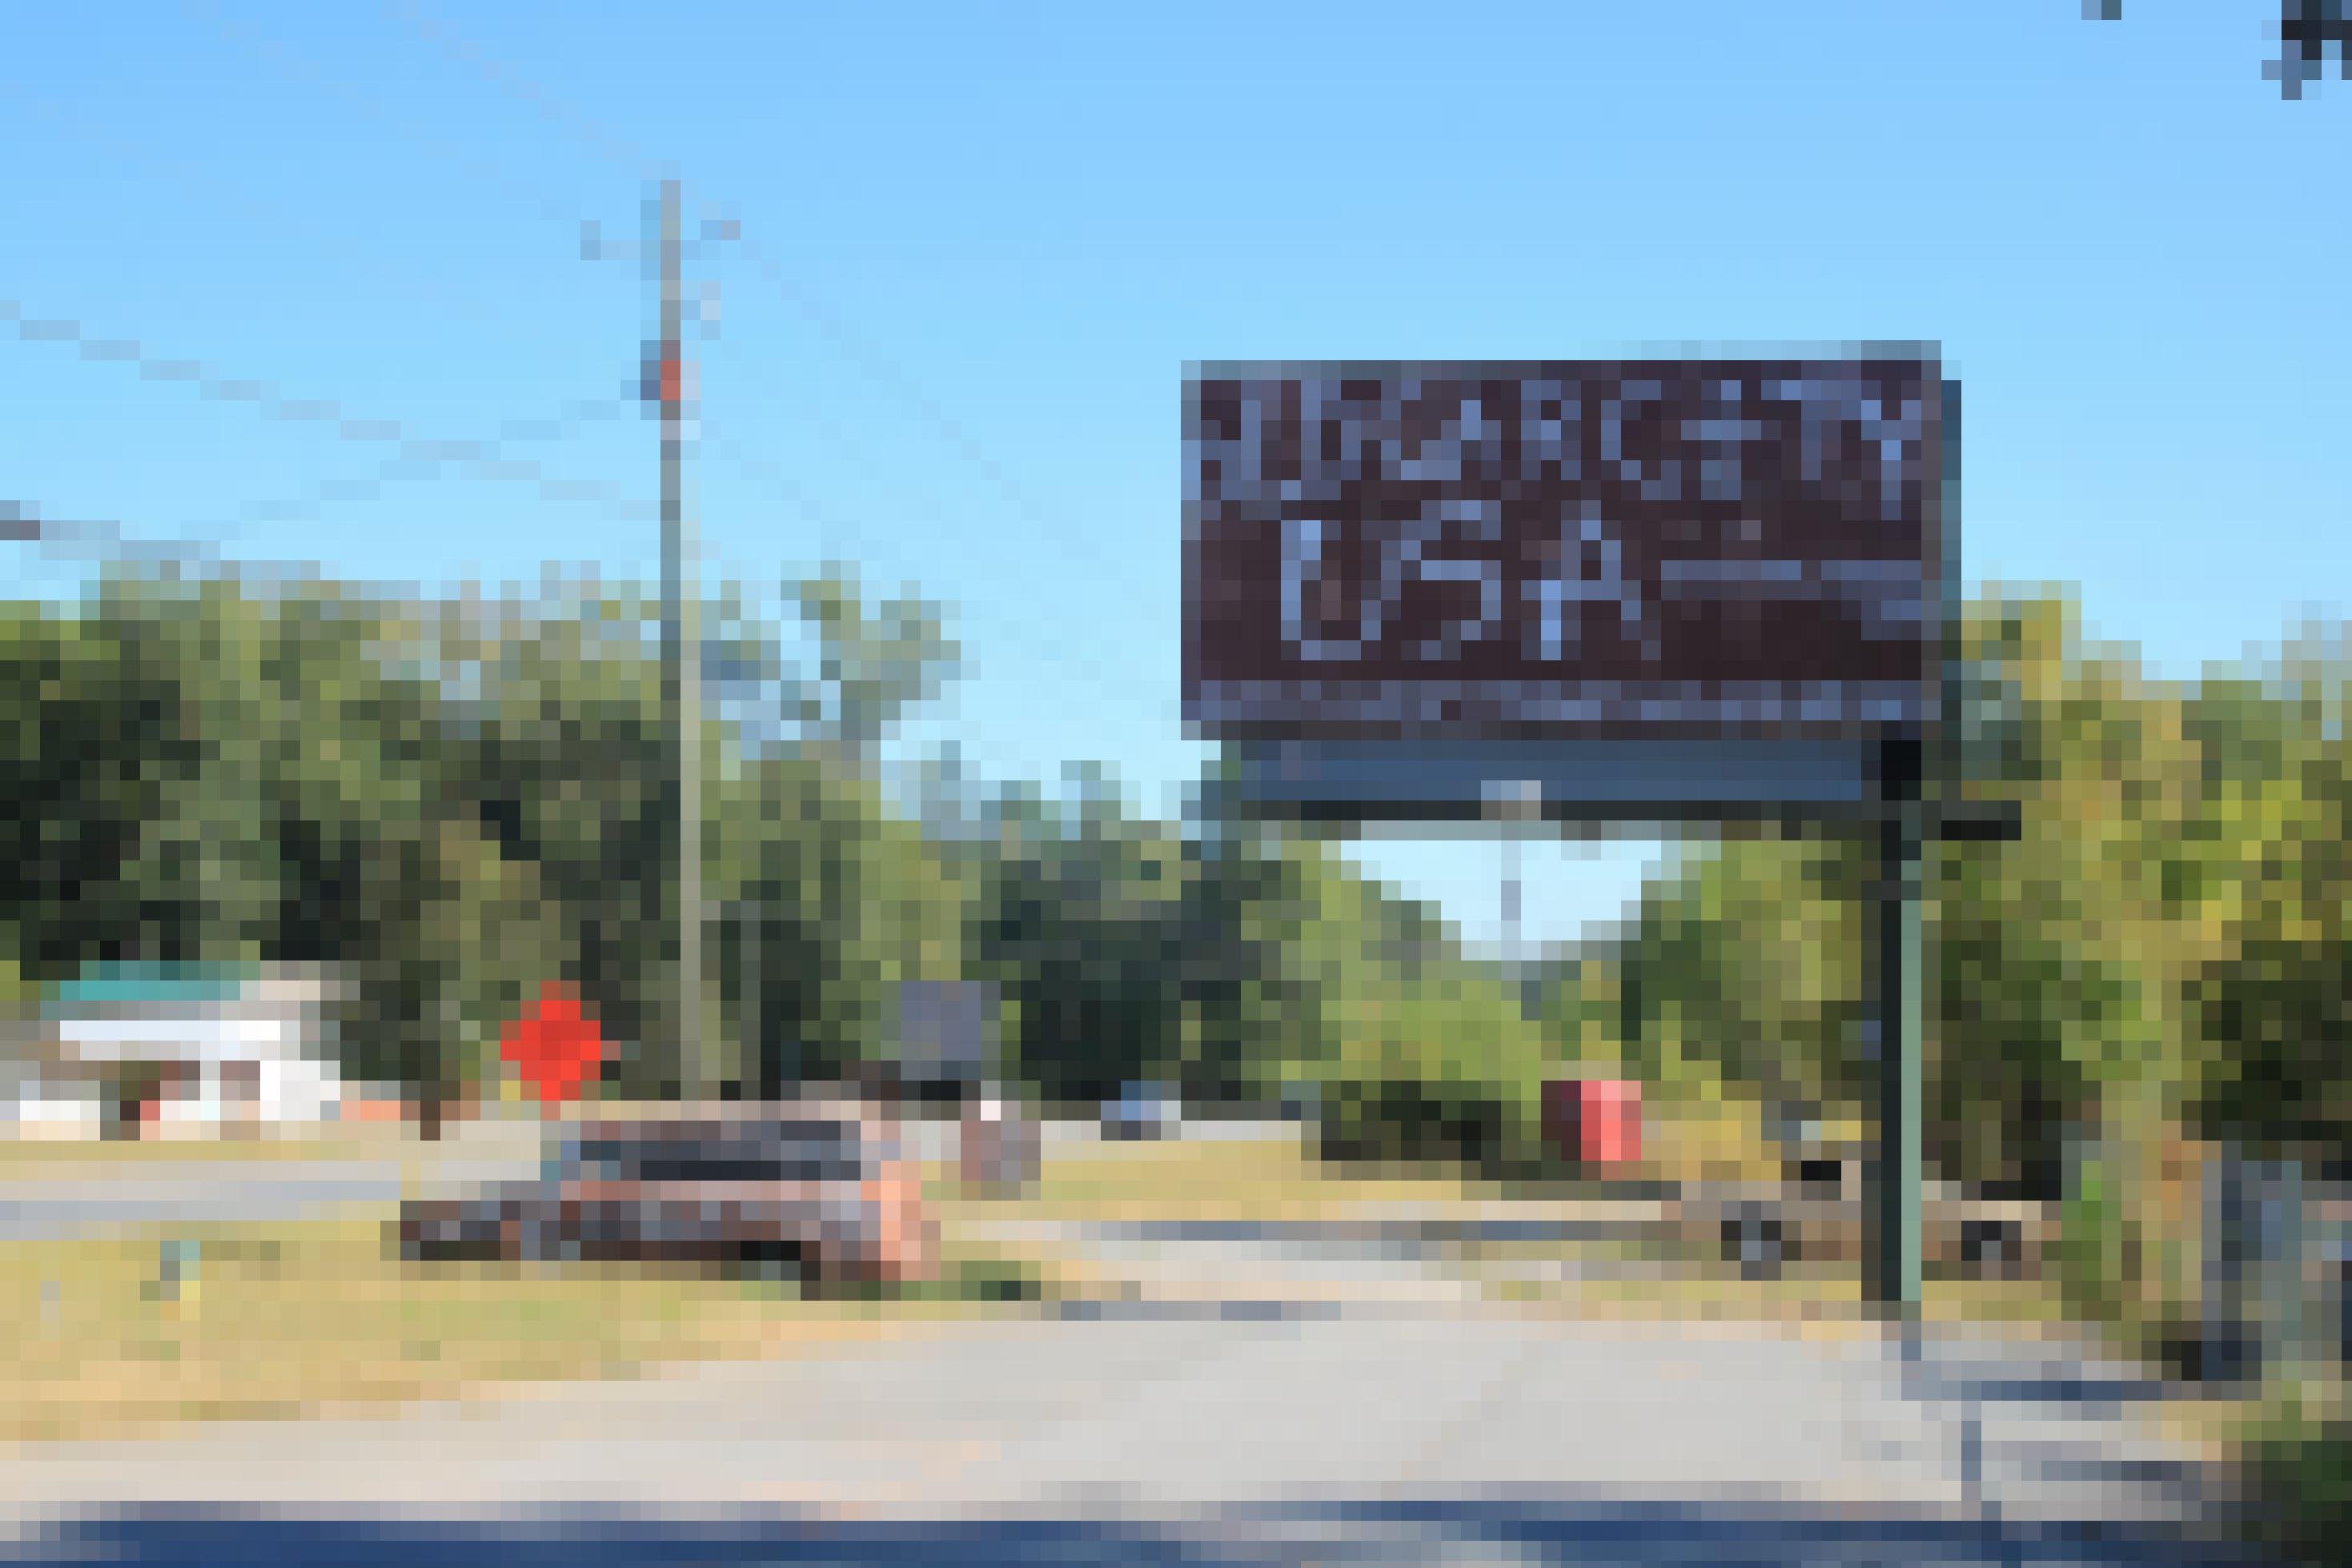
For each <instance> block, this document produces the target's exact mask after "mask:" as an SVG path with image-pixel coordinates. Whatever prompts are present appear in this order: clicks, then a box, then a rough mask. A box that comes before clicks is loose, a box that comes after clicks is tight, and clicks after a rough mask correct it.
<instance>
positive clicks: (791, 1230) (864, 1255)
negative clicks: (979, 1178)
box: [398, 1104, 937, 1281]
mask: <svg viewBox="0 0 2352 1568" xmlns="http://www.w3.org/2000/svg"><path fill="white" fill-rule="evenodd" d="M398 1232H399V1243H400V1249H401V1251H402V1253H403V1255H404V1256H406V1257H409V1258H414V1259H429V1258H467V1257H470V1258H485V1257H488V1258H508V1259H531V1260H583V1261H587V1260H594V1261H624V1262H648V1263H655V1262H658V1263H720V1264H728V1265H739V1266H750V1267H763V1268H776V1269H789V1270H794V1271H796V1272H797V1273H799V1274H800V1275H801V1276H802V1277H803V1278H805V1279H810V1280H840V1279H856V1280H878V1281H912V1280H919V1279H925V1278H929V1276H930V1275H931V1273H932V1271H933V1270H934V1268H935V1266H936V1260H937V1246H936V1240H935V1238H934V1235H933V1228H932V1224H931V1221H930V1218H929V1215H928V1214H927V1212H926V1210H925V1207H924V1204H923V1199H922V1183H921V1176H920V1172H919V1169H918V1168H917V1167H916V1166H915V1165H914V1163H913V1162H912V1161H911V1160H910V1159H908V1157H907V1155H906V1153H905V1151H904V1149H903V1148H902V1146H901V1145H900V1143H899V1140H898V1137H897V1136H896V1134H895V1130H894V1128H893V1126H892V1124H890V1122H889V1121H888V1120H887V1118H885V1117H883V1116H882V1115H880V1114H879V1113H875V1112H873V1111H871V1110H868V1109H865V1108H860V1107H854V1106H853V1107H838V1106H811V1105H765V1106H762V1105H751V1104H729V1105H725V1106H720V1107H716V1108H711V1109H707V1110H699V1111H694V1112H686V1113H677V1114H670V1115H658V1116H644V1117H631V1118H626V1119H604V1120H595V1121H589V1122H584V1123H582V1124H579V1125H577V1126H575V1127H572V1128H571V1129H568V1130H567V1131H566V1133H565V1134H564V1135H563V1136H562V1138H561V1139H560V1140H558V1142H557V1144H556V1146H555V1149H554V1151H553V1152H552V1153H551V1155H550V1157H549V1159H548V1161H547V1166H546V1168H545V1170H544V1171H543V1173H542V1174H541V1176H539V1177H538V1178H537V1179H535V1180H530V1181H521V1182H506V1183H500V1184H497V1185H495V1186H489V1187H487V1188H484V1189H482V1190H480V1191H478V1192H475V1193H471V1194H468V1195H467V1196H464V1197H443V1198H421V1199H415V1200H412V1201H411V1202H409V1203H407V1204H405V1205H404V1206H403V1207H402V1209H401V1215H400V1218H399V1221H398Z"/></svg>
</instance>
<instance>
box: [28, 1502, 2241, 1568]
mask: <svg viewBox="0 0 2352 1568" xmlns="http://www.w3.org/2000/svg"><path fill="white" fill-rule="evenodd" d="M0 1561H5V1562H11V1563H171V1564H198V1563H203V1564H213V1563H220V1564H229V1563H237V1564H244V1563H289V1564H293V1563H303V1564H307V1563H318V1564H328V1563H332V1564H339V1565H351V1568H374V1565H379V1564H381V1565H385V1568H389V1565H392V1564H406V1563H436V1564H444V1563H446V1564H451V1565H453V1568H462V1565H464V1564H470V1563H481V1564H497V1565H499V1568H541V1565H542V1564H544V1565H546V1568H558V1565H562V1568H608V1565H610V1568H617V1565H619V1564H624V1563H709V1564H749V1563H883V1564H911V1563H923V1564H930V1563H938V1564H972V1565H982V1568H985V1565H992V1564H999V1563H1004V1564H1011V1563H1182V1564H1234V1565H1236V1568H1239V1565H1244V1564H1248V1565H1256V1564H1274V1563H1320V1564H1339V1563H1601V1564H1611V1563H1622V1564H1629V1565H1630V1564H1643V1565H1648V1564H1668V1563H1671V1564H1717V1563H1720V1564H1731V1563H1740V1564H1791V1565H1794V1564H1864V1563H1871V1564H1878V1563H1886V1564H1895V1563H1902V1564H1911V1563H1916V1564H1923V1565H1927V1564H1941V1563H1954V1564H1958V1563H2005V1564H2021V1565H2022V1564H2042V1563H2053V1564H2054V1563H2069V1564H2078V1563H2116V1564H2126V1563H2129V1564H2157V1563H2200V1564H2205V1563H2210V1564H2215V1565H2217V1568H2219V1565H2221V1564H2242V1563H2243V1564H2252V1563H2260V1562H2262V1561H2263V1559H2261V1558H2259V1557H2257V1556H2255V1555H2253V1554H2252V1553H2251V1552H2246V1551H2244V1550H2242V1549H2240V1548H2236V1547H2232V1546H2229V1545H2226V1544H2223V1543H2221V1542H2210V1543H2199V1542H2193V1541H2190V1540H2187V1539H2185V1538H2184V1536H2183V1532H2182V1531H2180V1530H2179V1527H2177V1526H2174V1527H2157V1526H2101V1527H2097V1528H2090V1527H2085V1526H2082V1525H2075V1524H2042V1523H2008V1524H2001V1523H1995V1522H1990V1521H1975V1520H1967V1519H1953V1518H1946V1517H1934V1516H1920V1515H1916V1514H1908V1515H1906V1514H1903V1513H1897V1512H1891V1511H1890V1512H1878V1513H1873V1512H1869V1511H1857V1510H1852V1509H1836V1510H1828V1509H1804V1508H1796V1507H1787V1506H1775V1505H1760V1504H1727V1503H1681V1502H1654V1503H1622V1502H1620V1503H1559V1502H1545V1503H1525V1502H1509V1501H1502V1500H1495V1501H1470V1502H1425V1503H1380V1504H1365V1505H1360V1506H1344V1505H1343V1506H1337V1507H1318V1508H1312V1509H1306V1508H1298V1509H1243V1510H1219V1511H1206V1512H1202V1513H1199V1514H1180V1515H1177V1516H1175V1517H1172V1518H1169V1519H1163V1520H1158V1521H1135V1520H1131V1519H1106V1520H1102V1521H1088V1520H1077V1519H1058V1520H1057V1519H1039V1518H1024V1519H1002V1518H990V1519H971V1520H961V1519H946V1520H929V1521H925V1520H915V1521H896V1520H893V1521H882V1520H844V1519H829V1518H824V1517H813V1516H807V1515H800V1514H787V1513H766V1514H758V1515H745V1514H742V1513H740V1512H737V1513H729V1514H724V1515H703V1516H699V1517H694V1518H677V1517H661V1518H648V1517H646V1516H644V1515H641V1514H620V1513H612V1514H587V1513H583V1512H580V1511H562V1512H558V1513H548V1514H538V1515H531V1516H525V1517H514V1516H509V1517H503V1518H500V1517H493V1518H489V1519H483V1520H469V1521H456V1520H439V1521H434V1520H423V1519H415V1518H409V1517H392V1518H387V1517H370V1516H367V1515H359V1516H354V1517H347V1518H325V1517H318V1516H312V1515H286V1514H274V1513H244V1512H232V1511H208V1510H203V1509H175V1510H161V1509H147V1510H135V1511H121V1512H119V1513H113V1514H109V1515H105V1516H102V1517H95V1518H86V1519H80V1520H77V1521H71V1522H61V1523H58V1524H56V1525H53V1526H50V1527H48V1528H47V1530H45V1531H40V1532H38V1533H37V1534H35V1535H33V1536H31V1537H29V1538H20V1539H19V1540H18V1541H16V1542H13V1543H9V1544H5V1545H0Z"/></svg>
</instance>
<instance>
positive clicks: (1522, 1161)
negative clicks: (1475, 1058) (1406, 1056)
mask: <svg viewBox="0 0 2352 1568" xmlns="http://www.w3.org/2000/svg"><path fill="white" fill-rule="evenodd" d="M1316 1134H1317V1152H1318V1154H1319V1155H1321V1157H1323V1158H1325V1159H1328V1160H1335V1161H1341V1162H1347V1163H1356V1164H1378V1165H1439V1166H1461V1167H1468V1168H1469V1169H1472V1170H1474V1171H1477V1172H1479V1173H1482V1174H1496V1173H1499V1172H1501V1171H1504V1170H1507V1169H1516V1168H1519V1167H1522V1166H1526V1165H1528V1163H1530V1162H1531V1161H1533V1160H1535V1159H1537V1158H1538V1157H1539V1155H1540V1149H1539V1147H1538V1143H1537V1140H1536V1139H1535V1138H1534V1137H1533V1136H1532V1135H1531V1134H1530V1130H1529V1127H1528V1117H1527V1114H1526V1112H1525V1109H1524V1108H1523V1107H1522V1106H1520V1105H1518V1104H1517V1103H1516V1102H1515V1101H1514V1100H1512V1099H1511V1098H1509V1097H1508V1096H1507V1095H1506V1093H1505V1092H1503V1091H1501V1090H1499V1089H1497V1088H1496V1087H1495V1086H1494V1085H1491V1084H1482V1083H1461V1082H1427V1081H1423V1080H1420V1079H1411V1078H1383V1079H1376V1080H1372V1081H1370V1082H1338V1083H1332V1084H1328V1085H1327V1086H1326V1087H1325V1090H1324V1093H1323V1103H1322V1106H1321V1109H1320V1113H1319V1115H1318V1119H1317V1122H1316Z"/></svg>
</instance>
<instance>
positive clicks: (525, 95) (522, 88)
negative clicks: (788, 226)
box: [382, 0, 1133, 579]
mask: <svg viewBox="0 0 2352 1568" xmlns="http://www.w3.org/2000/svg"><path fill="white" fill-rule="evenodd" d="M382 5H383V9H384V10H385V11H386V12H387V13H389V14H391V15H392V16H394V18H395V19H396V20H399V21H400V22H402V23H403V24H404V25H405V26H408V27H409V29H410V30H411V31H412V32H414V33H415V35H416V36H417V37H419V38H421V39H422V40H424V42H425V44H426V45H428V46H429V47H432V48H434V49H435V50H436V51H437V52H439V53H440V54H442V55H443V56H444V57H447V58H450V59H453V60H455V61H457V63H458V64H460V65H461V66H463V67H465V68H467V69H468V70H470V71H472V72H473V73H474V74H476V75H477V76H478V77H480V78H482V79H483V80H485V81H487V82H488V83H489V84H490V85H491V86H492V87H494V88H496V89H499V90H501V91H504V92H506V93H508V94H509V95H511V96H513V97H514V98H516V99H519V100H520V101H521V102H522V103H524V104H525V105H527V106H528V107H529V108H530V109H531V110H534V111H535V112H536V113H538V114H539V115H540V116H541V119H542V120H546V121H547V122H549V123H550V124H551V125H554V126H555V127H557V128H558V129H559V130H561V131H563V132H564V133H566V134H567V135H570V136H572V138H573V139H574V140H575V141H579V142H581V143H583V145H585V146H587V147H588V148H589V150H590V151H591V152H593V153H594V154H595V155H596V156H597V157H598V158H599V159H601V160H603V161H604V162H606V163H608V164H610V165H612V166H613V167H615V168H618V169H622V170H624V171H625V172H628V173H630V174H631V175H632V176H633V177H635V178H638V179H645V178H648V177H650V176H651V175H652V174H653V173H654V172H655V170H656V164H655V161H654V159H653V158H652V156H651V155H650V153H648V152H646V150H645V149H644V148H642V147H640V146H638V145H636V144H635V143H634V142H632V141H630V139H629V138H628V137H626V136H625V135H624V134H623V133H621V132H620V131H618V130H617V129H615V128H614V125H613V124H612V122H611V121H610V120H604V119H602V118H601V117H598V116H595V115H592V114H589V113H587V112H585V111H584V110H581V109H579V108H578V107H577V106H576V105H572V104H568V103H565V102H563V101H562V100H561V99H558V98H557V97H556V95H554V94H553V93H551V92H549V91H548V90H546V89H544V88H542V87H541V86H539V85H538V84H536V83H534V82H532V81H530V79H529V78H526V77H525V76H524V75H523V74H522V73H521V72H520V71H519V70H517V69H515V68H513V67H512V66H510V65H508V64H506V63H504V62H502V61H499V60H498V59H495V58H493V57H491V56H490V55H489V54H488V51H486V50H484V49H482V48H481V47H479V46H478V45H476V44H474V43H472V42H471V41H470V40H468V39H466V38H464V37H461V36H460V35H459V34H458V33H457V30H456V29H455V28H453V27H451V26H448V25H447V24H446V23H444V22H440V21H436V20H435V19H433V18H431V17H429V16H427V15H426V14H425V11H424V9H423V7H422V6H420V5H417V4H416V3H415V0H382ZM733 237H734V238H735V240H736V244H737V246H738V248H739V249H740V251H741V252H742V255H743V257H744V259H745V261H746V262H748V263H749V264H750V265H751V269H752V271H753V272H754V273H755V274H757V275H758V276H759V277H761V279H762V280H763V281H764V282H766V283H767V284H768V285H769V287H772V289H774V290H775V292H776V294H777V295H778V297H779V298H782V300H783V301H784V303H785V304H786V305H787V306H789V307H790V308H792V309H793V311H794V312H795V313H797V314H798V315H799V316H800V317H801V318H802V319H803V320H804V321H805V322H807V323H808V324H809V325H810V326H811V327H813V328H814V329H816V330H817V331H818V332H819V333H820V334H821V335H822V336H824V338H825V339H827V340H829V342H830V344H831V347H832V348H833V350H834V351H835V353H836V354H838V355H839V356H840V357H841V358H843V359H844V360H845V361H848V362H849V363H850V364H851V365H853V366H854V367H855V368H856V369H857V370H858V371H860V372H862V373H863V374H864V375H866V378H867V379H868V380H869V381H871V382H874V383H875V384H876V385H877V386H879V387H881V388H882V389H883V390H884V391H885V392H888V393H889V394H890V395H892V396H893V397H895V398H897V399H898V402H900V403H901V404H902V405H903V406H904V407H906V408H907V409H908V411H909V412H911V413H913V414H914V415H915V416H916V418H917V420H918V422H919V423H921V424H923V425H924V426H926V427H927V428H928V429H929V433H930V434H932V435H933V436H934V437H935V438H936V439H938V440H939V441H940V443H942V444H944V445H945V446H946V447H947V448H948V450H949V451H950V452H951V453H952V454H954V455H956V456H957V457H958V458H959V459H961V461H962V462H963V463H964V464H965V465H967V466H968V467H970V468H971V470H972V471H973V472H974V473H976V474H977V475H979V476H980V477H981V478H982V480H983V481H985V482H986V483H987V484H988V485H989V486H990V487H991V488H992V489H994V490H995V491H996V492H997V494H998V495H1000V496H1001V497H1003V498H1004V500H1005V501H1006V502H1007V503H1008V504H1009V505H1010V506H1011V507H1012V508H1013V511H1014V512H1015V514H1017V515H1018V516H1020V517H1021V518H1022V520H1023V521H1024V522H1026V523H1028V524H1030V525H1031V526H1032V527H1034V528H1037V529H1038V530H1039V531H1040V532H1041V533H1044V534H1045V535H1047V536H1048V537H1050V538H1054V539H1055V540H1056V541H1057V542H1059V543H1061V544H1064V545H1066V546H1071V547H1074V548H1076V549H1077V551H1078V553H1080V554H1081V555H1083V556H1085V557H1086V558H1087V559H1088V560H1089V561H1091V562H1092V563H1093V564H1095V565H1096V566H1098V567H1101V568H1103V569H1105V570H1108V571H1110V572H1112V573H1113V574H1115V575H1117V576H1119V577H1123V578H1130V579H1131V578H1132V575H1133V574H1132V573H1131V572H1130V571H1129V570H1128V569H1127V568H1126V567H1125V566H1123V565H1122V564H1121V563H1119V562H1118V561H1115V560H1113V559H1111V558H1110V557H1108V556H1107V555H1105V554H1104V553H1103V552H1102V551H1101V550H1100V549H1097V548H1096V547H1095V545H1094V543H1093V540H1092V538H1091V537H1090V536H1089V535H1087V533H1086V532H1085V530H1083V529H1076V530H1074V529H1070V528H1065V527H1061V526H1057V525H1056V524H1055V522H1053V521H1052V520H1051V518H1050V513H1051V511H1052V508H1049V507H1045V506H1043V505H1041V504H1040V503H1039V502H1038V500H1037V499H1036V497H1034V496H1033V495H1031V494H1030V493H1029V491H1028V490H1027V488H1026V487H1025V486H1022V485H1020V484H1019V483H1017V482H1016V481H1015V480H1014V479H1013V476H1011V475H1010V474H1008V473H1007V472H1006V471H1005V469H1004V467H1003V465H1002V464H1000V463H998V462H997V461H996V459H995V458H994V457H993V456H992V455H990V454H989V452H988V451H987V449H986V448H985V447H984V446H983V445H982V444H981V443H980V442H979V441H978V440H977V439H975V438H974V437H973V436H972V434H971V432H970V431H968V430H967V429H965V428H964V426H963V424H962V423H961V422H960V421H958V420H957V419H956V418H955V417H954V416H953V415H952V414H950V413H949V412H948V411H947V410H946V409H945V408H944V407H943V406H942V405H941V404H940V402H939V401H938V400H937V399H936V398H934V397H932V396H931V395H930V394H929V392H926V391H924V390H923V388H922V387H921V385H920V384H919V382H916V380H915V379H914V377H913V376H912V375H910V374H909V373H908V371H905V370H903V369H902V368H900V367H899V366H898V365H897V364H896V363H895V362H893V361H891V359H890V358H889V356H888V355H887V354H886V353H884V352H883V351H882V350H879V349H877V347H875V346H874V345H873V344H871V343H869V342H867V341H866V340H863V339H862V338H861V337H860V335H859V334H858V333H857V332H856V331H855V330H854V329H851V328H850V327H849V326H848V325H847V324H846V323H845V321H843V320H842V319H841V318H840V317H839V316H838V315H837V314H836V313H835V312H834V311H833V310H831V309H830V308H827V307H825V306H824V304H822V303H821V302H819V301H818V300H817V299H815V298H813V297H812V296H811V295H810V294H809V293H808V291H807V289H806V288H805V287H803V286H802V285H801V284H799V283H798V282H796V281H795V280H794V279H793V277H791V275H790V274H789V273H788V272H787V270H786V269H785V268H784V267H783V266H782V263H781V262H779V261H778V260H777V259H776V258H775V257H774V256H772V255H771V254H770V253H769V252H768V251H767V249H766V248H765V247H764V246H761V244H760V243H759V241H758V240H757V238H756V237H755V236H752V235H744V234H740V233H739V234H737V235H734V236H733Z"/></svg>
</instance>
